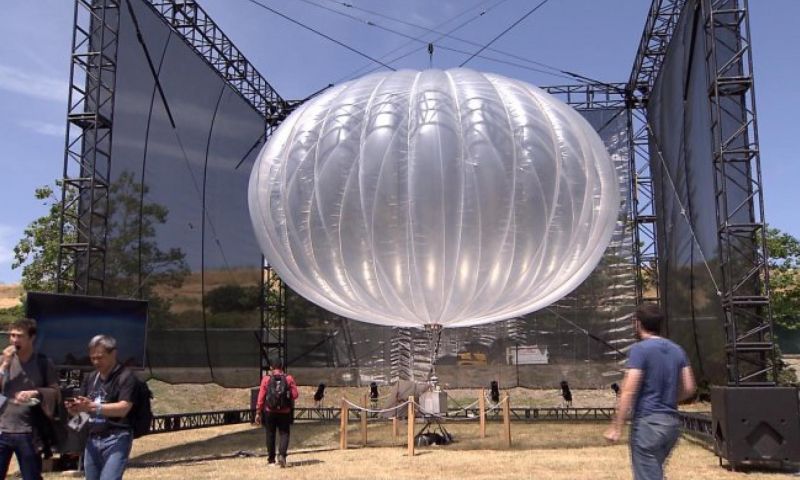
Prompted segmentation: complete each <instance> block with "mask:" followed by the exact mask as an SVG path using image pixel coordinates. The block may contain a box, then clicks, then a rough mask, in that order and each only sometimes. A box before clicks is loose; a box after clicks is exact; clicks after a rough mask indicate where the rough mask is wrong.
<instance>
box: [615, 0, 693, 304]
mask: <svg viewBox="0 0 800 480" xmlns="http://www.w3.org/2000/svg"><path fill="white" fill-rule="evenodd" d="M685 4H686V0H653V3H652V4H651V6H650V12H649V14H648V16H647V21H646V22H645V27H644V33H643V34H642V40H641V42H640V43H639V50H638V52H637V54H636V60H635V61H634V64H633V70H632V71H631V76H630V79H629V80H628V85H627V87H626V91H627V100H628V125H629V130H630V133H631V136H630V141H631V145H630V151H631V155H630V167H629V170H630V175H631V179H632V180H631V196H632V206H631V209H632V210H633V212H634V215H633V217H634V223H635V228H634V229H633V234H634V240H633V245H634V255H635V258H636V268H637V272H636V273H637V275H636V277H637V282H636V298H637V303H642V302H654V303H657V304H661V288H660V286H659V270H658V260H659V258H658V253H659V252H658V243H657V235H656V219H657V211H656V204H655V192H654V190H653V176H652V174H651V171H650V133H649V129H648V127H647V102H648V99H649V96H650V92H651V91H652V90H653V85H654V84H655V81H656V78H657V77H658V73H659V71H660V70H661V65H662V64H663V63H664V58H665V56H666V54H667V49H668V48H669V43H670V41H671V40H672V34H673V32H674V30H675V25H676V24H677V23H678V18H679V17H680V13H681V10H682V9H683V7H684V5H685ZM646 283H649V284H650V285H651V286H652V288H651V289H647V288H645V284H646Z"/></svg>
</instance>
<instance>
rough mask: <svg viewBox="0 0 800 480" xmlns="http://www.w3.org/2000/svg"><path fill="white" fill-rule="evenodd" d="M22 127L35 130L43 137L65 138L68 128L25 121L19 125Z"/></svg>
mask: <svg viewBox="0 0 800 480" xmlns="http://www.w3.org/2000/svg"><path fill="white" fill-rule="evenodd" d="M19 124H20V125H21V126H23V127H25V128H27V129H29V130H33V131H34V132H36V133H40V134H42V135H50V136H53V137H59V138H64V135H65V133H66V127H65V126H64V125H63V124H62V125H58V124H55V123H47V122H39V121H23V122H20V123H19Z"/></svg>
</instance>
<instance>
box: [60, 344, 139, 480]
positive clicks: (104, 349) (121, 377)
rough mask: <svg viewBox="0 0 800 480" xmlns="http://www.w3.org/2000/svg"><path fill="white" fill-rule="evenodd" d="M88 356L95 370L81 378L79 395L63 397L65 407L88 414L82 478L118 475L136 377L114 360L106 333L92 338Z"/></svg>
mask: <svg viewBox="0 0 800 480" xmlns="http://www.w3.org/2000/svg"><path fill="white" fill-rule="evenodd" d="M89 359H90V360H91V362H92V365H93V366H94V368H95V372H93V373H91V374H89V375H87V376H86V378H84V380H83V384H82V385H81V390H80V395H79V396H78V397H76V398H73V399H68V400H67V401H66V406H67V410H68V411H69V413H70V414H71V415H77V414H80V413H81V412H85V413H87V414H88V415H89V416H90V419H89V438H88V440H87V441H86V450H85V451H84V455H83V463H84V470H85V472H86V478H87V479H88V480H101V479H102V480H112V479H121V478H122V474H123V473H124V472H125V467H126V465H127V463H128V457H129V455H130V453H131V446H132V445H133V432H132V428H131V424H130V421H129V420H128V418H127V415H128V412H130V410H131V408H132V407H133V398H134V389H135V387H136V378H135V377H134V376H133V372H131V371H130V370H129V369H127V368H125V367H124V366H123V365H122V364H121V363H119V362H118V361H117V341H116V340H115V339H114V338H113V337H111V336H109V335H97V336H95V337H94V338H92V340H91V341H90V342H89Z"/></svg>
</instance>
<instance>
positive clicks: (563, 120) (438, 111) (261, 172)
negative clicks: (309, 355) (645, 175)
mask: <svg viewBox="0 0 800 480" xmlns="http://www.w3.org/2000/svg"><path fill="white" fill-rule="evenodd" d="M249 203H250V215H251V217H252V220H253V226H254V228H255V232H256V235H257V236H258V241H259V243H260V245H261V248H262V250H263V252H264V255H265V256H266V258H267V261H268V262H269V263H270V265H272V266H273V268H275V270H276V271H277V272H278V274H279V275H280V277H281V278H282V279H283V280H284V281H285V282H286V283H287V284H288V285H289V286H290V287H291V288H292V289H294V290H295V291H296V292H297V293H299V294H301V295H303V296H304V297H306V298H307V299H309V300H311V301H312V302H314V303H316V304H318V305H320V306H322V307H324V308H326V309H328V310H330V311H333V312H335V313H338V314H340V315H343V316H346V317H350V318H353V319H356V320H362V321H365V322H370V323H377V324H381V325H390V326H415V327H422V326H424V325H436V324H438V325H441V326H444V327H456V326H459V327H460V326H470V325H477V324H481V323H486V322H492V321H496V320H501V319H505V318H509V317H513V316H517V315H522V314H524V313H528V312H532V311H534V310H538V309H540V308H543V307H545V306H547V305H549V304H551V303H553V302H555V301H557V300H559V299H560V298H562V297H564V296H565V295H566V294H568V293H569V292H570V291H572V290H573V289H574V288H575V287H577V286H578V285H579V284H580V283H581V282H582V281H583V280H584V279H585V278H586V277H587V276H588V275H589V274H590V273H591V272H592V270H593V269H594V267H595V266H596V265H597V263H598V261H599V260H600V258H601V256H602V254H603V251H604V250H605V248H606V246H607V245H608V242H609V240H610V238H611V233H612V230H613V228H614V224H615V221H616V218H617V213H618V209H619V186H618V179H617V176H616V172H615V169H614V166H613V164H612V162H611V159H610V158H609V156H608V154H607V152H606V150H605V147H604V146H603V143H602V141H601V140H600V138H599V137H598V136H597V134H596V133H595V131H594V130H593V129H592V127H591V126H590V125H589V124H588V123H587V122H586V121H585V120H584V119H583V118H582V117H581V116H580V115H579V114H578V113H577V112H575V111H574V110H572V109H571V108H570V107H568V106H566V105H565V104H563V103H561V102H560V101H558V100H557V99H555V98H554V97H552V96H550V95H548V94H547V93H545V92H543V91H542V90H539V89H538V88H536V87H534V86H532V85H529V84H527V83H524V82H521V81H517V80H512V79H509V78H505V77H501V76H499V75H493V74H488V73H479V72H475V71H472V70H466V69H454V70H446V71H441V70H426V71H423V72H415V71H399V72H391V73H378V74H373V75H368V76H366V77H363V78H360V79H358V80H354V81H351V82H348V83H345V84H342V85H339V86H337V87H334V88H331V89H330V90H328V91H327V92H325V93H324V94H322V95H320V96H318V97H317V98H314V99H313V100H311V101H308V102H306V103H305V104H303V105H302V106H300V108H298V110H297V111H295V112H294V113H292V115H290V116H289V118H287V119H286V120H285V121H284V122H283V124H282V125H281V126H280V127H279V128H278V129H277V130H276V131H275V132H274V134H273V135H272V138H271V139H270V141H269V142H268V143H267V145H265V146H264V148H263V150H262V151H261V153H260V155H259V158H258V160H257V162H256V164H255V166H254V168H253V172H252V174H251V177H250V187H249Z"/></svg>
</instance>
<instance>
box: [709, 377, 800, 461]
mask: <svg viewBox="0 0 800 480" xmlns="http://www.w3.org/2000/svg"><path fill="white" fill-rule="evenodd" d="M711 416H712V431H713V433H714V451H715V453H716V454H717V455H718V456H719V457H721V458H725V459H726V460H728V462H730V464H732V465H736V464H739V463H744V462H798V461H800V409H799V408H798V390H797V389H796V388H791V387H712V388H711Z"/></svg>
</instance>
